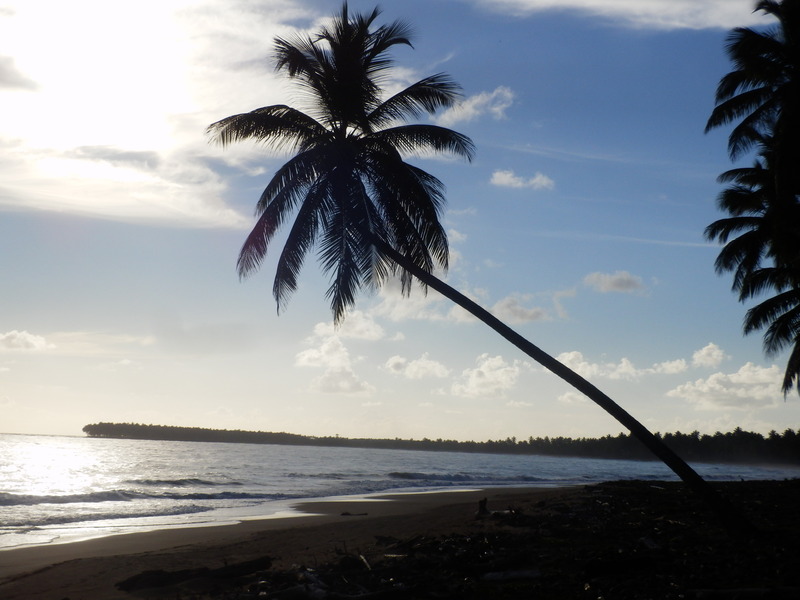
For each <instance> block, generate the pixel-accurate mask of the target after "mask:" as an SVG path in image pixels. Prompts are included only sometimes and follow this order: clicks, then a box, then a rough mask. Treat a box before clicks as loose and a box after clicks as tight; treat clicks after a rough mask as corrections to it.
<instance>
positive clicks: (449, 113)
mask: <svg viewBox="0 0 800 600" xmlns="http://www.w3.org/2000/svg"><path fill="white" fill-rule="evenodd" d="M513 103H514V92H512V91H511V88H508V87H506V86H500V87H498V88H495V90H494V91H492V92H481V93H480V94H476V95H474V96H470V97H468V98H466V99H465V100H463V101H462V102H460V103H458V104H457V105H456V106H454V107H453V108H449V109H448V110H446V111H444V112H443V113H442V114H441V115H439V116H438V117H437V119H436V122H437V123H438V124H439V125H443V126H444V127H452V126H453V125H455V124H456V123H463V122H465V121H474V120H475V119H477V118H479V117H482V116H483V115H485V114H487V113H488V114H490V115H491V116H492V118H494V119H504V118H505V116H506V115H505V112H506V110H507V109H508V108H509V107H510V106H511V105H512V104H513Z"/></svg>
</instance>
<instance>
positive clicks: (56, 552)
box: [0, 487, 569, 600]
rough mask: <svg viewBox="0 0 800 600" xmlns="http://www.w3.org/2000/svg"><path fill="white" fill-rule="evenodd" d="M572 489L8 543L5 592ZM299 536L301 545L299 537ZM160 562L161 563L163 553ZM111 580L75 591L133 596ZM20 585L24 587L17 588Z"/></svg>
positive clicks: (331, 502) (335, 504)
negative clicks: (105, 569)
mask: <svg viewBox="0 0 800 600" xmlns="http://www.w3.org/2000/svg"><path fill="white" fill-rule="evenodd" d="M568 489H569V487H512V488H507V487H496V488H486V489H473V488H470V489H458V490H451V489H448V490H431V491H424V492H398V493H388V494H385V493H379V494H374V495H359V496H334V497H329V498H311V499H299V500H297V501H292V502H289V501H287V502H286V504H288V505H289V506H290V511H289V512H287V511H280V512H279V513H277V514H275V515H274V516H273V515H267V516H264V517H248V518H244V519H241V520H239V521H238V522H231V523H221V524H208V525H200V526H193V525H188V526H186V527H184V526H179V527H172V528H168V529H155V530H150V531H141V532H132V533H118V534H111V535H106V536H103V537H96V538H90V539H84V540H78V541H68V542H56V543H49V544H41V545H35V546H25V547H20V548H9V549H4V550H2V551H0V597H3V598H9V599H12V598H19V599H20V600H21V599H23V598H32V597H39V596H35V594H37V593H39V594H41V593H44V590H40V589H39V587H40V586H39V585H38V584H37V582H36V581H35V580H37V579H40V577H39V576H40V575H42V574H44V573H45V572H47V573H48V577H52V576H54V575H53V572H56V575H55V578H56V579H61V578H63V577H65V576H67V581H64V582H62V583H61V584H60V585H64V586H66V588H65V591H66V589H68V588H69V586H70V585H72V584H71V583H69V580H70V579H73V578H72V577H69V576H68V573H62V571H69V570H70V569H69V568H68V567H70V566H71V567H74V568H77V570H78V571H83V570H85V569H86V568H87V567H88V569H89V570H95V569H96V568H97V567H96V566H92V564H91V563H110V562H118V563H130V564H136V563H137V561H136V560H135V559H134V558H131V559H128V560H126V558H125V557H136V556H140V557H142V559H143V560H142V562H141V568H140V567H139V566H136V569H140V570H146V568H144V567H147V566H153V563H152V561H151V560H149V559H148V557H150V556H153V555H156V554H160V553H165V554H168V555H170V556H171V558H174V557H175V556H176V555H180V554H181V553H186V554H187V555H189V554H192V553H195V554H197V555H199V556H203V557H204V558H205V559H207V558H212V559H213V557H214V555H215V554H219V555H220V556H221V558H218V559H217V561H218V562H222V561H223V560H224V552H225V551H226V550H228V551H230V550H231V548H233V547H235V546H239V548H238V549H236V550H235V551H234V552H232V554H236V555H238V556H247V557H251V556H255V555H256V554H259V553H260V551H257V550H256V549H255V548H249V546H251V545H253V542H254V540H257V539H259V538H261V539H264V538H273V541H274V543H275V544H277V545H278V546H280V545H284V547H285V548H286V551H285V552H284V554H285V555H286V557H287V558H286V559H281V560H283V562H286V560H288V561H290V562H291V560H292V559H291V558H288V557H296V555H297V554H298V553H302V551H303V550H304V549H309V548H310V547H311V541H310V540H309V541H306V540H305V538H306V537H309V536H310V537H315V536H319V535H320V534H321V535H322V537H323V538H326V539H328V540H329V543H328V544H327V546H328V547H325V544H324V543H323V544H320V545H319V547H318V548H316V549H315V552H316V553H317V555H319V556H322V555H325V554H330V553H331V552H335V550H334V546H335V543H334V542H333V541H331V540H334V539H335V538H336V537H337V536H340V537H341V541H342V542H343V543H346V542H347V540H348V539H350V540H351V543H353V542H357V541H358V540H360V539H364V537H365V536H364V529H365V528H367V529H369V528H370V527H373V526H374V527H376V530H384V529H385V530H387V531H389V530H391V531H393V532H395V533H398V534H399V533H402V531H403V530H404V529H405V528H406V526H401V527H400V529H397V528H396V527H394V526H393V525H392V523H396V524H400V523H402V522H404V521H406V520H407V519H408V518H409V517H414V516H415V515H416V516H418V517H419V519H418V520H420V521H423V522H424V521H426V520H428V519H431V514H437V515H438V516H436V517H435V518H434V520H433V521H432V523H434V524H437V525H439V524H444V523H446V522H447V520H446V519H443V518H442V516H443V515H442V511H443V509H445V512H447V511H449V510H451V507H452V510H454V511H456V514H457V515H458V517H457V519H458V520H466V521H469V519H470V518H471V517H472V516H474V513H475V511H476V509H477V503H478V501H479V500H480V499H482V498H484V497H488V498H490V504H492V502H494V503H498V502H501V501H502V502H507V501H513V498H515V497H518V496H524V497H531V496H537V497H538V496H541V497H543V498H544V497H548V496H552V495H559V494H562V493H564V491H566V490H568ZM501 499H502V500H501ZM387 525H388V527H387ZM371 536H372V534H369V536H368V537H371ZM298 542H300V546H303V547H302V548H300V547H299V546H298V545H297V543H298ZM181 549H183V550H181ZM114 559H116V561H115V560H114ZM188 559H189V557H188V556H187V557H184V558H182V559H181V562H183V561H184V560H188ZM155 564H158V561H156V563H155ZM113 569H114V571H115V572H118V573H119V575H117V576H118V577H121V576H122V575H123V574H124V569H120V570H117V569H118V567H114V568H113ZM111 583H116V582H110V581H105V582H103V583H100V584H99V585H100V587H101V588H104V589H103V591H102V592H100V594H101V595H97V596H95V595H93V594H95V593H97V592H95V591H92V590H91V589H87V590H85V591H84V594H85V595H82V596H78V597H79V598H87V599H90V598H95V597H96V598H103V599H107V598H127V597H128V596H126V595H124V594H123V595H120V593H119V592H118V591H114V590H113V588H111V587H109V584H111ZM31 586H32V589H31ZM90 587H91V586H90ZM17 589H18V590H19V591H15V590H17ZM37 590H38V591H37ZM9 594H10V595H9ZM109 594H111V595H109ZM66 596H68V594H66V593H65V594H62V595H61V596H59V597H58V598H63V597H66ZM54 598H55V596H54ZM73 600H74V599H73Z"/></svg>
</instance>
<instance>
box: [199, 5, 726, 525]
mask: <svg viewBox="0 0 800 600" xmlns="http://www.w3.org/2000/svg"><path fill="white" fill-rule="evenodd" d="M378 14H379V12H378V11H377V9H376V10H374V11H373V12H372V13H371V14H369V15H367V16H363V15H353V16H351V15H350V14H349V12H348V8H347V4H344V6H343V8H342V10H341V13H340V14H339V15H337V16H336V17H335V18H334V20H333V23H332V24H331V25H328V26H324V27H322V28H321V29H320V31H319V33H318V34H317V35H316V36H313V37H311V36H298V37H296V38H295V39H292V40H285V39H281V38H278V39H277V40H276V43H275V48H276V53H277V69H278V70H279V71H283V72H285V73H286V74H287V75H288V76H289V77H290V78H291V79H293V80H294V81H296V82H297V83H298V84H299V85H300V87H301V89H302V90H304V91H305V92H306V97H307V99H308V100H309V102H310V108H309V110H308V112H301V111H299V110H297V109H294V108H290V107H288V106H284V105H276V106H268V107H265V108H259V109H257V110H254V111H252V112H249V113H244V114H238V115H234V116H231V117H227V118H225V119H222V120H221V121H218V122H216V123H214V124H212V125H211V126H210V127H209V133H210V134H211V136H212V139H213V140H215V141H217V142H219V143H221V144H223V145H226V144H228V143H231V142H235V141H239V140H244V139H255V140H257V141H259V142H264V143H267V144H273V145H278V146H283V147H289V148H291V149H292V150H295V151H296V152H297V153H296V155H295V156H294V157H293V158H292V159H290V160H289V161H288V162H287V163H286V164H285V165H284V166H282V167H281V168H280V169H278V171H277V172H276V173H275V175H274V176H273V178H272V180H271V181H270V182H269V183H268V184H267V187H266V189H265V190H264V192H263V194H262V195H261V198H260V199H259V201H258V204H257V208H256V214H257V215H258V219H257V222H256V225H255V227H254V228H253V230H252V232H251V233H250V235H249V236H248V237H247V239H246V241H245V243H244V246H243V248H242V251H241V253H240V256H239V262H238V268H239V273H240V275H241V276H247V275H249V274H250V273H252V272H253V271H255V270H256V269H257V268H258V267H259V265H260V264H261V262H262V260H263V259H264V257H265V256H266V253H267V248H268V246H269V244H270V242H271V240H272V239H273V237H274V235H275V232H276V231H277V230H278V228H279V227H280V226H281V225H283V224H284V223H285V222H286V221H287V220H289V219H290V217H291V216H292V214H295V213H296V215H295V217H294V223H293V225H292V227H291V230H290V232H289V236H288V238H287V241H286V244H285V246H284V248H283V251H282V252H281V255H280V257H279V259H278V264H277V270H276V275H275V281H274V286H273V294H274V296H275V299H276V301H277V303H278V309H279V310H280V309H281V308H282V307H283V305H284V304H285V303H286V301H287V299H288V297H289V295H290V294H291V292H293V291H294V290H295V289H296V287H297V276H298V273H299V270H300V268H301V266H302V263H303V259H304V257H305V256H306V255H307V254H308V253H309V252H310V251H311V250H312V248H315V247H316V248H317V249H318V255H319V260H320V262H321V264H322V268H323V270H324V271H325V272H328V273H329V274H330V280H331V284H330V287H329V289H328V296H329V298H330V300H331V308H332V311H333V317H334V320H335V321H337V322H338V321H340V320H341V319H342V318H344V316H345V313H346V311H347V309H348V308H350V307H351V306H352V305H353V304H354V302H355V298H356V293H357V292H358V290H359V289H361V288H362V287H364V286H377V285H380V284H381V283H382V282H383V281H385V279H386V278H387V277H388V276H390V275H391V274H397V275H399V276H400V278H401V280H402V282H403V286H402V289H403V292H404V293H406V294H408V293H409V292H410V290H411V285H412V277H415V278H417V279H418V280H419V281H420V282H421V283H422V285H423V287H430V288H433V289H435V290H437V291H438V292H440V293H441V294H443V295H444V296H445V297H447V298H449V299H451V300H453V301H454V302H455V303H457V304H458V305H459V306H461V307H462V308H464V309H466V310H467V311H469V312H470V313H472V314H473V315H474V316H476V317H477V318H478V319H480V320H481V321H483V322H484V323H486V324H487V325H489V326H490V327H491V328H492V329H494V330H495V331H497V332H498V333H500V335H502V336H503V337H505V338H506V339H508V340H509V341H511V342H512V343H513V344H514V345H515V346H517V347H518V348H520V349H521V350H522V351H523V352H525V353H526V354H528V356H530V357H532V358H533V359H534V360H536V361H538V362H539V363H541V364H542V365H544V366H545V367H547V368H548V369H550V370H551V371H553V372H554V373H555V374H556V375H558V376H559V377H561V378H562V379H564V380H565V381H567V382H568V383H570V384H571V385H573V386H574V387H575V388H577V389H578V390H580V391H581V392H583V393H584V394H586V395H587V396H589V397H590V398H591V399H592V400H594V401H595V402H596V403H597V404H599V405H600V406H601V407H602V408H604V409H605V410H606V411H608V412H609V413H610V414H611V415H613V416H614V417H615V418H616V419H617V420H618V421H619V422H620V423H622V424H623V425H624V426H625V427H626V428H627V429H629V430H630V431H631V432H632V433H633V435H634V436H636V437H637V438H638V439H639V440H641V441H642V442H643V443H644V444H645V446H647V447H648V448H649V449H650V450H651V451H652V452H653V453H654V454H655V455H656V456H657V457H658V458H660V459H661V460H662V461H664V463H666V464H667V465H668V466H669V467H670V468H671V469H672V470H673V471H674V472H675V473H676V474H677V475H678V476H679V477H680V478H681V479H683V480H684V481H685V482H686V483H687V484H688V485H689V486H691V487H692V488H693V489H695V490H696V491H698V492H700V493H701V494H702V495H703V496H704V497H705V498H706V499H707V500H709V501H711V502H713V503H714V505H715V506H716V508H717V509H718V510H720V511H725V510H727V509H728V507H727V505H726V504H725V505H723V503H722V501H721V499H720V498H719V497H718V496H717V495H716V493H715V492H714V491H713V489H712V488H710V487H709V486H708V485H707V483H706V482H705V481H704V480H703V479H702V478H701V477H700V476H699V475H698V474H697V473H696V472H695V471H694V469H692V468H691V467H690V466H689V465H688V464H686V462H684V461H683V460H682V459H681V458H680V457H678V456H677V455H676V454H675V453H674V452H673V451H672V450H671V449H670V448H668V447H667V446H666V445H665V444H664V443H663V442H662V441H661V439H660V438H657V437H656V436H654V435H653V434H652V433H651V432H650V431H648V430H647V429H646V428H645V427H644V426H643V425H642V424H641V423H639V422H638V421H637V420H636V419H634V418H633V417H632V416H631V415H630V414H628V413H627V412H626V411H625V410H623V409H622V408H621V407H620V406H619V405H618V404H616V403H615V402H614V401H613V400H611V398H609V397H608V396H606V395H605V394H604V393H602V392H601V391H600V390H598V389H597V388H596V387H594V386H593V385H592V384H591V383H589V382H588V381H586V380H585V379H584V378H583V377H581V376H580V375H578V374H577V373H575V372H574V371H572V370H570V369H568V368H567V367H566V366H564V365H563V364H561V363H560V362H558V361H557V360H556V359H554V358H553V357H551V356H550V355H548V354H547V353H545V352H543V351H542V350H541V349H539V348H538V347H536V346H535V345H533V344H532V343H530V342H529V341H528V340H526V339H525V338H523V337H522V336H520V335H519V334H518V333H516V332H515V331H513V330H512V329H511V328H509V327H508V326H507V325H505V324H503V323H502V322H501V321H499V320H498V319H497V318H496V317H494V316H493V315H491V314H490V313H489V312H488V311H486V310H485V309H483V308H482V307H480V306H479V305H477V304H476V303H475V302H473V301H472V300H470V299H468V298H467V297H466V296H464V295H463V294H461V293H460V292H458V291H456V290H455V289H453V288H452V287H450V286H449V285H448V284H446V283H444V282H443V281H442V280H441V279H439V278H437V277H436V276H434V275H433V271H434V269H435V268H437V267H438V268H442V269H446V268H447V257H448V246H447V238H446V234H445V232H444V230H443V228H442V225H441V224H440V222H439V212H440V210H441V208H442V206H443V202H444V196H443V186H442V184H441V182H440V181H439V180H438V179H436V178H435V177H434V176H432V175H430V174H429V173H426V172H425V171H423V170H421V169H419V168H417V167H414V166H412V165H410V164H409V163H407V162H406V161H405V160H404V158H403V154H408V153H409V152H413V151H434V152H449V153H452V154H455V155H456V156H460V157H464V158H467V159H470V158H471V157H472V153H473V146H472V142H471V141H470V140H469V138H467V137H465V136H463V135H461V134H459V133H456V132H454V131H451V130H449V129H445V128H441V127H436V126H433V125H410V124H407V121H408V120H409V119H411V118H414V117H418V116H420V115H422V114H424V113H433V112H434V111H436V110H437V109H439V108H444V107H449V106H452V105H453V104H454V103H455V102H456V100H457V99H458V97H459V88H458V87H457V86H456V85H455V84H454V83H453V81H452V80H451V79H450V78H449V77H447V76H446V75H443V74H438V75H433V76H431V77H428V78H425V79H422V80H421V81H418V82H417V83H415V84H413V85H411V86H409V87H407V88H405V89H403V90H402V91H400V92H397V93H396V94H394V95H392V96H390V97H388V98H386V99H383V96H382V94H381V85H380V84H381V83H382V79H383V77H384V76H385V74H386V70H387V69H388V68H389V67H390V66H391V64H392V62H391V60H390V58H389V57H388V56H387V51H388V50H389V49H390V48H392V47H393V46H395V45H398V44H407V45H410V42H409V29H408V27H407V26H406V25H404V24H403V23H401V22H395V23H392V24H390V25H384V26H381V27H377V28H375V29H374V30H373V29H371V28H372V25H373V23H374V21H375V19H376V18H377V16H378ZM726 515H727V516H729V514H728V513H726Z"/></svg>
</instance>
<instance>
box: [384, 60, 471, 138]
mask: <svg viewBox="0 0 800 600" xmlns="http://www.w3.org/2000/svg"><path fill="white" fill-rule="evenodd" d="M460 97H461V87H460V86H459V85H458V84H457V83H456V82H455V81H453V80H452V79H451V78H450V77H449V76H448V75H446V74H444V73H438V74H436V75H431V76H430V77H426V78H425V79H421V80H420V81H417V82H416V83H414V84H412V85H410V86H408V87H407V88H405V89H404V90H402V91H400V92H398V93H397V94H395V95H394V96H392V97H390V98H388V99H387V100H385V101H384V102H382V103H381V104H380V105H378V106H377V107H376V108H375V110H373V111H372V112H371V113H370V115H369V121H370V123H371V124H372V126H373V127H380V126H385V125H388V124H390V123H392V122H393V121H405V120H407V119H409V118H418V117H421V116H423V115H425V114H433V113H435V112H436V111H437V110H439V109H441V108H448V107H450V106H453V104H455V102H456V101H457V100H458V99H459V98H460Z"/></svg>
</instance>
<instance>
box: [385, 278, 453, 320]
mask: <svg viewBox="0 0 800 600" xmlns="http://www.w3.org/2000/svg"><path fill="white" fill-rule="evenodd" d="M378 298H379V302H378V304H376V305H375V307H374V308H373V309H372V310H371V312H372V313H374V314H375V315H377V316H381V317H386V318H388V319H389V320H391V321H406V320H418V321H447V320H451V318H452V317H450V316H449V314H448V311H450V310H451V308H450V307H451V304H452V303H451V302H450V301H449V300H446V299H445V298H444V297H442V296H441V295H440V294H439V293H438V292H435V291H433V290H429V291H428V293H427V294H426V293H425V292H424V290H422V289H421V288H420V287H419V286H416V285H415V286H414V288H413V289H412V290H411V294H410V295H409V296H404V295H403V294H402V292H401V285H400V280H399V279H397V278H392V279H389V280H388V281H386V282H385V283H384V284H383V286H381V288H380V289H379V290H378Z"/></svg>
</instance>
